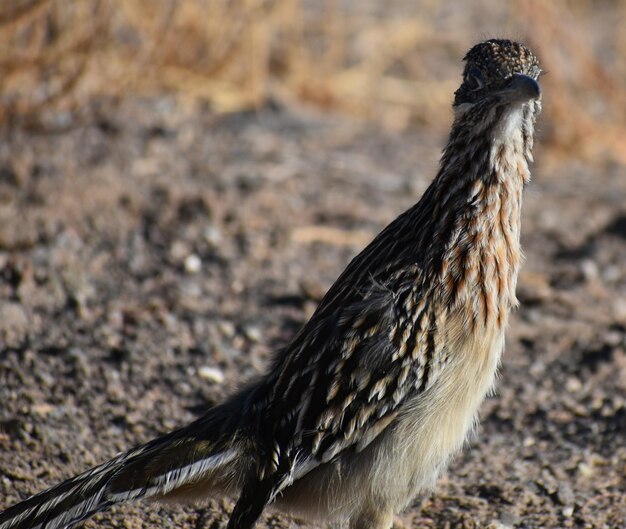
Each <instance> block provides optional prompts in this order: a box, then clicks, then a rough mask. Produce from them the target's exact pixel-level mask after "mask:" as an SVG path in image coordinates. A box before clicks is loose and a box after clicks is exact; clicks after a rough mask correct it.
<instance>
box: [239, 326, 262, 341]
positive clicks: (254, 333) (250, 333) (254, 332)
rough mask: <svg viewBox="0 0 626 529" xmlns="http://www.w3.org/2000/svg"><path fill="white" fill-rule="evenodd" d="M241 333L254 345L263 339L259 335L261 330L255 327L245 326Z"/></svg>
mask: <svg viewBox="0 0 626 529" xmlns="http://www.w3.org/2000/svg"><path fill="white" fill-rule="evenodd" d="M243 333H244V335H245V336H246V338H247V339H248V340H250V341H251V342H254V343H259V342H260V341H261V339H262V338H263V334H262V333H261V329H260V328H259V327H257V326H256V325H246V326H245V327H244V328H243Z"/></svg>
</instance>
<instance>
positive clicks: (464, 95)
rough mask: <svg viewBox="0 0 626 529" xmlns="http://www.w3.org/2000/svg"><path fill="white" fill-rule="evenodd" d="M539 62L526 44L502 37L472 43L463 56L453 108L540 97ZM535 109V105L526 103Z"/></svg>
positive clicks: (499, 104) (461, 110)
mask: <svg viewBox="0 0 626 529" xmlns="http://www.w3.org/2000/svg"><path fill="white" fill-rule="evenodd" d="M540 73H541V68H540V67H539V61H538V60H537V58H536V57H535V56H534V55H533V53H532V52H531V51H530V50H529V49H528V48H526V47H524V46H522V45H521V44H518V43H517V42H512V41H510V40H504V39H491V40H487V41H485V42H481V43H480V44H477V45H476V46H474V47H473V48H472V49H471V50H470V51H469V52H468V53H467V55H466V56H465V69H464V71H463V82H462V84H461V86H460V87H459V89H458V90H457V91H456V93H455V98H454V109H455V111H456V112H457V114H458V113H465V112H466V111H467V110H469V109H471V108H474V107H477V106H478V107H481V108H482V109H485V110H486V109H488V108H489V109H493V108H496V107H503V106H511V105H513V106H519V105H523V104H524V103H528V102H531V103H533V102H537V103H538V101H539V99H540V97H541V89H540V87H539V83H538V81H537V80H538V78H539V74H540ZM530 106H531V107H532V109H533V110H534V109H535V107H536V111H539V105H538V104H537V105H535V104H531V105H530Z"/></svg>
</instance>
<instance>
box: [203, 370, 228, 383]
mask: <svg viewBox="0 0 626 529" xmlns="http://www.w3.org/2000/svg"><path fill="white" fill-rule="evenodd" d="M198 376H199V377H200V378H203V379H204V380H210V381H211V382H215V383H216V384H221V383H222V382H224V373H223V372H222V370H221V369H218V368H217V367H211V366H202V367H201V368H199V369H198Z"/></svg>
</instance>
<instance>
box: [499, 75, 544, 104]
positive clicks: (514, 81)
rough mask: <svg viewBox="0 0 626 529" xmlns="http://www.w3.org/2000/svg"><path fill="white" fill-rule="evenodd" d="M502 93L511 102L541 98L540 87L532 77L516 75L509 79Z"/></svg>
mask: <svg viewBox="0 0 626 529" xmlns="http://www.w3.org/2000/svg"><path fill="white" fill-rule="evenodd" d="M502 93H503V95H504V96H505V97H506V98H507V99H509V100H510V101H511V102H515V101H519V102H524V101H529V100H530V99H539V98H540V97H541V87H540V86H539V83H538V82H537V81H535V79H533V78H532V77H529V76H528V75H523V74H521V73H516V74H514V75H513V77H511V80H510V81H509V83H508V85H507V87H506V88H505V89H504V90H503V91H502Z"/></svg>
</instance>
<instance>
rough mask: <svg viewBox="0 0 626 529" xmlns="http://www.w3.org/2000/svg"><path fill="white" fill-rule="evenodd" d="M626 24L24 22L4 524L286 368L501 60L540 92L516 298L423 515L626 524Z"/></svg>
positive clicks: (623, 15)
mask: <svg viewBox="0 0 626 529" xmlns="http://www.w3.org/2000/svg"><path fill="white" fill-rule="evenodd" d="M624 28H626V1H624V0H551V1H543V0H512V1H509V2H501V1H496V0H473V1H467V2H459V1H456V0H454V1H453V0H423V1H418V0H385V1H382V0H380V1H379V0H273V1H261V0H185V1H174V0H0V508H3V507H6V506H8V505H9V504H12V503H14V502H16V501H17V500H18V499H20V498H24V497H25V496H26V495H27V494H32V493H34V492H37V491H38V490H40V489H42V488H44V487H45V486H47V485H52V484H53V483H55V482H56V481H59V480H61V479H64V478H67V477H69V476H70V475H72V474H73V473H77V472H80V471H83V470H85V468H87V467H89V466H91V465H95V464H97V463H100V462H102V461H104V460H105V459H107V458H109V457H110V456H112V455H113V454H115V453H117V452H120V451H123V450H126V449H127V448H128V447H129V446H131V445H134V444H136V443H138V442H143V441H146V440H148V439H150V438H151V437H152V436H154V435H157V434H159V433H162V432H164V431H167V430H171V429H173V428H176V427H177V426H179V425H181V424H182V423H185V422H188V421H191V420H193V419H194V418H195V417H196V416H197V415H198V414H201V413H202V412H203V411H204V410H205V409H206V408H207V406H210V405H211V404H214V403H217V402H220V401H221V400H222V399H223V398H224V396H225V395H227V394H229V393H230V392H232V391H233V390H234V389H235V388H237V387H238V386H239V385H240V384H241V383H242V381H244V380H247V379H250V378H251V377H254V376H256V375H258V373H259V372H261V371H263V370H264V369H265V366H267V364H268V362H269V361H270V359H271V357H272V354H273V353H274V351H276V350H277V349H279V348H280V347H282V346H283V345H284V344H285V343H286V342H288V341H289V340H290V339H291V338H292V337H293V335H294V333H295V332H297V330H298V329H299V328H300V326H301V325H302V324H303V323H304V322H305V321H306V319H307V318H308V317H309V316H310V314H311V313H312V312H313V310H314V309H315V307H316V306H317V303H318V302H319V301H320V299H321V298H322V296H323V295H324V293H325V291H326V290H327V289H328V287H329V286H330V285H331V284H332V282H333V281H334V280H335V278H336V277H337V276H338V275H339V274H340V272H341V270H342V269H343V268H344V267H345V266H346V264H347V263H348V261H349V260H350V259H351V258H352V257H353V256H354V255H356V254H357V253H358V252H359V251H360V250H361V249H362V248H363V247H364V246H365V245H366V244H367V243H368V242H369V241H370V240H371V239H372V238H373V237H374V236H375V235H376V233H377V232H379V231H380V230H381V229H382V228H383V227H384V226H385V225H386V224H387V223H389V222H390V221H391V220H392V219H394V218H395V217H396V216H397V215H398V214H399V213H400V212H402V211H403V210H404V209H406V208H408V207H410V206H411V205H412V204H413V203H415V201H416V200H417V198H418V197H419V196H420V195H421V194H422V193H423V192H424V190H425V189H426V187H427V186H428V184H429V182H430V181H431V180H432V178H433V176H434V175H435V173H436V170H437V163H438V158H439V155H440V152H441V149H442V147H443V145H444V144H445V141H446V134H447V132H448V129H449V126H450V123H451V121H452V111H451V103H452V99H453V93H454V91H455V90H456V88H457V87H458V85H459V82H460V80H461V71H462V58H463V55H464V54H465V53H466V51H467V50H468V49H469V48H470V47H471V46H472V45H473V44H475V43H476V42H478V41H481V40H483V39H485V38H490V37H507V38H512V39H518V40H521V41H523V42H525V43H527V44H528V45H529V46H530V47H531V48H532V50H533V51H534V52H536V54H537V55H538V56H539V58H540V61H541V64H542V66H543V69H544V71H545V72H546V74H545V75H544V76H543V77H542V78H541V84H542V87H543V109H544V110H543V113H542V115H541V117H540V120H539V123H538V131H537V141H536V148H535V150H534V154H535V158H536V163H534V164H533V171H532V173H533V181H532V182H531V184H530V185H529V186H528V187H527V190H526V191H525V197H524V205H523V223H522V245H523V248H524V251H525V254H526V262H525V264H524V266H523V269H522V272H521V274H520V278H519V283H518V297H519V299H520V302H521V304H520V308H519V310H517V311H515V312H514V313H513V314H512V316H511V325H510V329H509V331H508V334H507V347H506V351H505V355H504V360H503V365H502V369H501V374H500V379H499V381H498V384H497V395H494V396H492V397H490V398H488V399H487V401H486V402H485V404H484V406H483V407H482V411H481V413H482V422H481V426H480V428H479V429H478V431H477V433H476V435H475V436H474V437H473V438H472V439H471V440H470V442H469V443H468V444H469V445H470V446H469V449H468V450H465V451H464V452H463V453H462V454H461V455H460V456H459V457H458V458H456V459H455V461H454V463H453V464H452V465H451V467H450V469H449V471H448V472H447V473H445V474H444V475H443V476H442V478H441V479H440V480H439V481H438V483H437V486H436V488H435V490H434V491H433V493H428V494H425V495H423V496H421V497H419V498H416V501H415V504H414V505H413V506H412V508H411V509H409V510H408V511H407V512H406V513H405V514H404V515H403V521H404V522H405V523H406V524H407V525H408V526H410V527H420V528H432V529H434V528H447V529H477V528H479V527H482V528H489V529H510V528H513V527H515V528H519V529H522V528H524V529H545V528H551V527H552V528H553V527H560V528H581V529H615V528H618V527H624V520H626V495H624V490H626V266H625V264H624V263H626V31H625V29H624ZM231 507H232V505H230V504H229V503H228V501H222V500H215V499H212V501H209V502H208V504H207V505H205V506H204V507H201V508H198V509H196V508H181V507H172V506H166V507H158V506H154V505H135V506H126V507H123V508H120V509H118V510H116V511H111V512H108V513H105V514H102V515H100V516H99V517H96V518H95V519H94V520H92V521H91V522H88V523H87V524H86V525H85V526H86V527H88V528H89V527H94V528H95V527H98V528H99V529H111V528H114V527H127V528H136V527H144V528H154V529H157V528H159V529H164V528H167V527H172V528H174V527H176V528H186V527H193V528H195V529H219V527H224V526H225V523H226V520H227V513H228V512H229V510H230V508H231ZM297 525H298V524H297V523H296V522H294V521H290V520H287V519H285V518H280V517H277V516H276V515H273V514H272V513H269V512H268V513H266V516H265V517H264V519H263V522H262V523H261V525H260V526H259V527H264V528H266V529H268V528H271V529H280V528H287V527H294V526H297Z"/></svg>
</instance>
